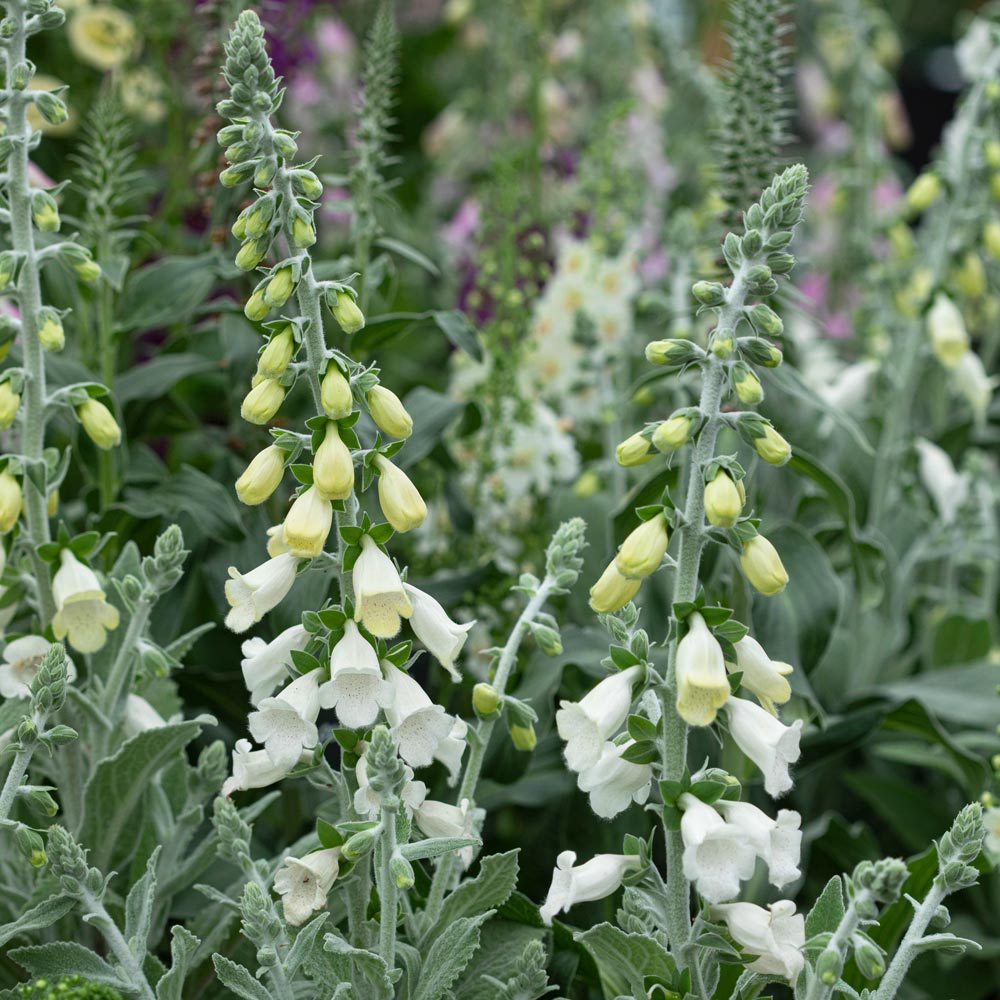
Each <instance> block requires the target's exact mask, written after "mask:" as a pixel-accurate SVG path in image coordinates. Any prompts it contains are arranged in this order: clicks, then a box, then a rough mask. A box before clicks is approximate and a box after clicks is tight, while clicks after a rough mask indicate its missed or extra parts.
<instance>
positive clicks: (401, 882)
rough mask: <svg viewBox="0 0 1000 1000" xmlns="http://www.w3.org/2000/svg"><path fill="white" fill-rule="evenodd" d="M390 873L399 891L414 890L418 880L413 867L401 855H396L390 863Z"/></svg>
mask: <svg viewBox="0 0 1000 1000" xmlns="http://www.w3.org/2000/svg"><path fill="white" fill-rule="evenodd" d="M389 871H390V872H391V873H392V880H393V882H395V883H396V888H397V889H412V888H413V886H414V884H415V883H416V881H417V879H416V876H415V875H414V873H413V865H411V864H410V862H409V861H407V860H406V858H404V857H403V856H402V855H401V854H395V855H393V857H392V860H391V861H390V862H389Z"/></svg>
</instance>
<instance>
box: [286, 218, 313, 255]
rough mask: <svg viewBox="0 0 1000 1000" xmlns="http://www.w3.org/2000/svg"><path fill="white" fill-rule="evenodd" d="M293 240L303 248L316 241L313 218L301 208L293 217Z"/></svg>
mask: <svg viewBox="0 0 1000 1000" xmlns="http://www.w3.org/2000/svg"><path fill="white" fill-rule="evenodd" d="M292 242H293V243H294V244H295V245H296V246H297V247H302V248H303V249H305V248H306V247H311V246H312V245H313V244H314V243H315V242H316V227H315V226H314V225H313V222H312V218H311V217H310V216H308V215H306V214H305V212H302V211H301V210H300V211H299V212H298V213H296V214H295V215H294V217H293V219H292Z"/></svg>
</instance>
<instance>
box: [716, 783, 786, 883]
mask: <svg viewBox="0 0 1000 1000" xmlns="http://www.w3.org/2000/svg"><path fill="white" fill-rule="evenodd" d="M715 808H716V809H718V810H719V812H721V813H722V815H723V816H724V817H725V820H726V822H727V823H729V824H730V825H731V826H734V827H736V828H737V829H738V830H739V831H740V832H741V833H742V834H743V835H744V836H745V837H746V838H747V839H748V840H749V842H750V844H751V845H752V847H753V849H754V852H755V853H756V854H757V856H758V857H761V858H763V859H764V861H765V863H766V864H767V872H768V881H769V882H770V883H771V885H773V886H774V887H775V888H776V889H781V888H783V887H784V886H786V885H788V884H789V883H790V882H794V881H795V880H796V879H797V878H798V877H799V876H800V875H801V874H802V872H801V871H800V870H799V857H800V854H801V851H802V830H801V829H800V827H801V825H802V817H801V816H800V815H799V814H798V813H797V812H795V811H794V810H793V809H779V810H778V817H777V819H771V817H770V816H768V815H767V813H765V812H762V811H761V810H760V809H758V808H757V807H756V806H755V805H752V804H751V803H749V802H729V801H727V800H726V799H720V800H719V801H718V802H717V803H716V804H715ZM714 902H721V900H714Z"/></svg>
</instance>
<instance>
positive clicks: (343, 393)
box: [320, 361, 354, 420]
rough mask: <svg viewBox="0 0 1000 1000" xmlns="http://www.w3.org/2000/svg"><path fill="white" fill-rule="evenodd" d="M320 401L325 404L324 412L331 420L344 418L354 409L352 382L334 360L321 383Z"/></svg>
mask: <svg viewBox="0 0 1000 1000" xmlns="http://www.w3.org/2000/svg"><path fill="white" fill-rule="evenodd" d="M320 402H321V403H322V404H323V412H324V413H325V414H326V415H327V416H328V417H330V419H331V420H342V419H343V418H344V417H349V416H350V415H351V413H352V412H353V411H354V396H353V395H352V394H351V383H350V382H348V380H347V377H346V376H345V375H344V373H343V372H342V371H341V370H340V368H339V367H338V366H337V365H336V364H335V363H334V362H332V361H331V362H330V364H329V365H328V367H327V369H326V374H325V375H324V376H323V381H322V382H321V383H320Z"/></svg>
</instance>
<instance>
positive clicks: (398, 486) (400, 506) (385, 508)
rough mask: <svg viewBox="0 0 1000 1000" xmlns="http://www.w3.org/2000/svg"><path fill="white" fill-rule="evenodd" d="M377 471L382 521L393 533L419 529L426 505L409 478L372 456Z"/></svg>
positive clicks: (383, 457) (424, 516)
mask: <svg viewBox="0 0 1000 1000" xmlns="http://www.w3.org/2000/svg"><path fill="white" fill-rule="evenodd" d="M375 468H376V469H378V472H379V477H378V502H379V506H380V507H381V508H382V513H383V514H384V515H385V519H386V520H387V521H388V522H389V523H390V524H391V525H392V526H393V528H394V529H395V530H396V531H399V532H404V531H411V530H412V529H413V528H419V527H420V525H421V524H423V523H424V519H425V518H426V517H427V505H426V504H425V503H424V498H423V497H422V496H421V495H420V492H419V490H418V489H417V488H416V486H414V485H413V483H412V482H411V481H410V477H409V476H408V475H407V474H406V473H405V472H403V470H402V469H400V468H399V467H398V466H396V465H393V463H392V462H390V461H389V459H387V458H386V457H385V456H384V455H376V456H375Z"/></svg>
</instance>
